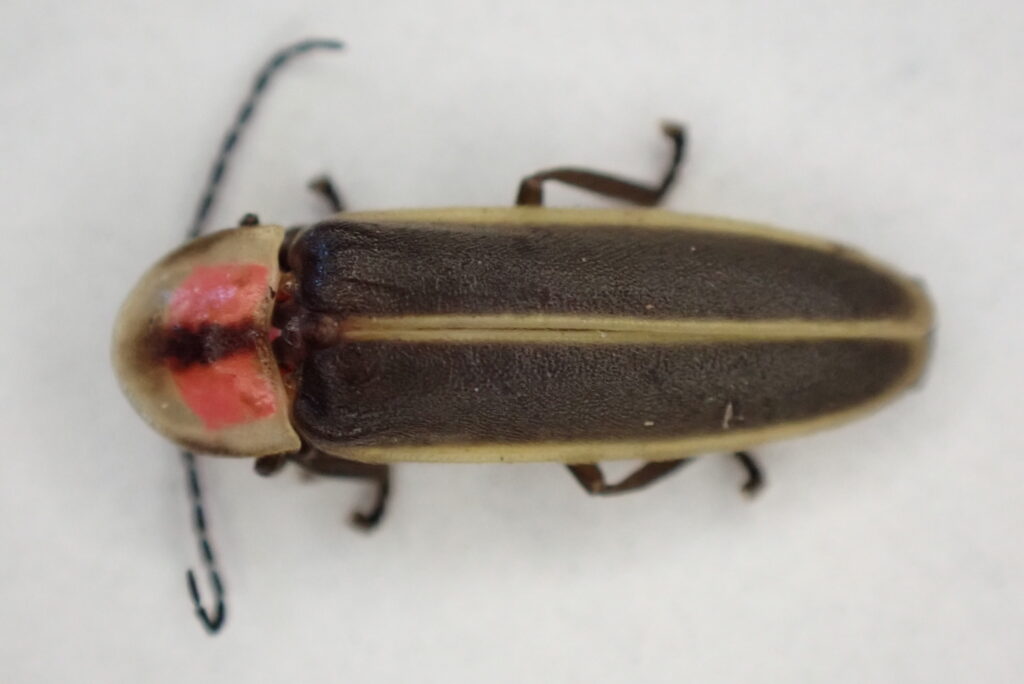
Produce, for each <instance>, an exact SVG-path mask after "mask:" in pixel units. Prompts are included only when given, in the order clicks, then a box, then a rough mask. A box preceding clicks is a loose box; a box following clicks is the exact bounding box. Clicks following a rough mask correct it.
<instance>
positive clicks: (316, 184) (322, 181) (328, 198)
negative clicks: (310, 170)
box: [309, 176, 345, 214]
mask: <svg viewBox="0 0 1024 684" xmlns="http://www.w3.org/2000/svg"><path fill="white" fill-rule="evenodd" d="M309 189H310V190H312V191H313V192H315V193H316V194H318V195H320V196H321V197H323V198H324V201H325V202H327V204H328V206H330V208H331V211H333V212H334V213H335V214H340V213H341V212H343V211H345V202H344V200H342V199H341V193H340V192H338V188H337V187H335V185H334V181H332V180H331V178H330V176H317V177H316V178H314V179H313V180H311V181H309Z"/></svg>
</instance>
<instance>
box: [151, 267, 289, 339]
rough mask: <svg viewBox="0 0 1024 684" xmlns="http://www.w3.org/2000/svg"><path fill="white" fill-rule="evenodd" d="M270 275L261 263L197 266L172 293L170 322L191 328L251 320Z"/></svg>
mask: <svg viewBox="0 0 1024 684" xmlns="http://www.w3.org/2000/svg"><path fill="white" fill-rule="evenodd" d="M268 278H269V274H268V271H267V267H266V266H262V265H260V264H253V263H248V264H219V265H217V266H197V267H196V268H194V269H193V270H192V272H191V273H190V274H189V275H188V277H187V278H185V280H183V281H182V283H181V285H179V286H178V288H177V289H176V290H175V291H174V293H173V294H172V295H171V301H170V303H169V304H168V306H167V323H168V324H169V325H178V326H183V327H187V328H188V327H193V326H198V325H199V324H201V323H219V324H220V325H232V324H235V323H242V322H244V321H247V320H252V318H253V316H254V314H255V313H256V310H257V309H258V308H259V307H260V305H262V304H263V303H264V302H265V301H266V300H267V298H268V293H269V290H268V288H269V287H270V283H268V282H267V281H268Z"/></svg>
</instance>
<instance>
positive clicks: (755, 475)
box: [566, 451, 764, 496]
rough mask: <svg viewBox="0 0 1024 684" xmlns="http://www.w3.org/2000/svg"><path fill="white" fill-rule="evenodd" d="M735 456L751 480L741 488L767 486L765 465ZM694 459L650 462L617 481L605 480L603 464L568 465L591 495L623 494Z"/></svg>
mask: <svg viewBox="0 0 1024 684" xmlns="http://www.w3.org/2000/svg"><path fill="white" fill-rule="evenodd" d="M733 456H734V457H735V458H736V460H737V461H739V462H740V465H742V466H743V468H744V470H746V471H747V481H746V482H744V483H743V487H742V488H741V491H742V492H743V493H744V494H746V495H747V496H754V495H755V494H757V493H758V492H759V491H761V488H762V487H764V474H763V473H762V471H761V467H760V466H759V465H758V464H757V461H755V460H754V457H753V456H751V455H750V454H749V453H747V452H746V451H737V452H736V453H734V454H733ZM692 460H693V459H692V458H680V459H678V460H675V461H650V462H648V463H645V464H643V465H642V466H640V467H639V468H637V469H636V470H635V471H633V472H632V473H630V474H629V475H628V476H627V477H626V478H625V479H624V480H622V481H621V482H619V483H617V484H608V483H607V482H606V481H605V479H604V473H603V472H602V471H601V466H599V465H596V464H593V463H585V464H580V465H569V466H566V467H567V468H568V469H569V472H571V473H572V474H573V476H574V477H575V478H576V480H577V481H578V482H579V483H580V484H581V485H582V486H583V489H585V490H586V491H587V492H588V493H589V494H621V493H623V492H631V491H633V490H635V489H640V488H642V487H646V486H647V485H649V484H651V483H652V482H655V481H657V480H660V479H661V478H662V477H664V476H666V475H668V474H669V473H671V472H673V471H675V470H676V469H678V468H680V467H681V466H684V465H686V464H687V463H690V462H691V461H692Z"/></svg>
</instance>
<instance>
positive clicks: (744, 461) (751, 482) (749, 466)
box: [733, 451, 764, 496]
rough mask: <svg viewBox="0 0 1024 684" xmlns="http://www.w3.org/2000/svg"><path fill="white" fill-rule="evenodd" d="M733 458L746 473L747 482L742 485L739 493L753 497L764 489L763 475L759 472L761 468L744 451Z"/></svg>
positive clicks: (735, 454)
mask: <svg viewBox="0 0 1024 684" xmlns="http://www.w3.org/2000/svg"><path fill="white" fill-rule="evenodd" d="M733 456H735V457H736V460H737V461H739V462H740V465H742V466H743V469H744V470H746V471H747V481H746V482H744V483H743V487H742V488H741V491H742V492H743V493H744V494H746V495H747V496H754V495H755V494H757V493H758V492H759V491H761V488H762V487H764V473H763V472H762V471H761V466H759V465H758V464H757V461H755V460H754V457H753V456H751V455H750V454H749V453H747V452H746V451H737V452H736V453H734V454H733Z"/></svg>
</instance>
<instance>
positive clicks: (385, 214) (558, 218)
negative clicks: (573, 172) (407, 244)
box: [335, 207, 859, 256]
mask: <svg viewBox="0 0 1024 684" xmlns="http://www.w3.org/2000/svg"><path fill="white" fill-rule="evenodd" d="M335 218H337V219H338V220H342V221H368V222H373V223H382V224H388V223H413V224H419V225H422V226H425V227H431V226H434V227H437V228H439V229H453V228H458V227H464V228H466V229H468V230H480V229H483V228H487V227H497V228H499V229H500V228H501V227H503V226H524V227H530V226H562V227H566V228H574V227H586V226H612V227H618V228H663V229H666V230H699V231H706V232H713V233H732V234H733V235H742V236H747V237H757V238H763V239H767V240H772V241H774V242H783V243H788V244H792V245H800V246H802V247H809V248H811V249H817V250H820V251H823V252H834V251H837V250H846V249H847V248H845V247H842V246H840V245H837V244H836V243H834V242H829V241H828V240H823V239H821V238H818V237H815V236H813V235H807V234H805V233H798V232H796V231H792V230H785V229H782V228H776V227H774V226H768V225H764V224H760V223H752V222H749V221H737V220H734V219H727V218H721V217H718V216H703V215H699V214H680V213H677V212H674V211H666V210H664V209H643V208H616V209H566V208H562V207H445V208H436V209H390V210H384V211H359V212H355V211H354V212H345V213H342V214H337V215H336V217H335ZM850 251H851V252H854V250H850ZM858 256H859V255H858Z"/></svg>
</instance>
